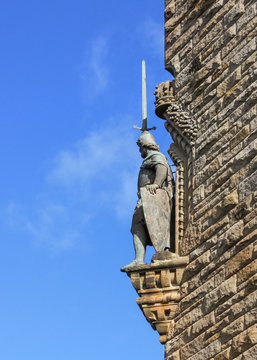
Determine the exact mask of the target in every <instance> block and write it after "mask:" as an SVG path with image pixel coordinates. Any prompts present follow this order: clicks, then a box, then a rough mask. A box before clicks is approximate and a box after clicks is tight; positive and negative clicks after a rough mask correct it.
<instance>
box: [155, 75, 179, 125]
mask: <svg viewBox="0 0 257 360" xmlns="http://www.w3.org/2000/svg"><path fill="white" fill-rule="evenodd" d="M154 95H155V99H156V101H155V103H154V104H155V113H156V115H157V116H159V117H160V118H162V119H165V116H164V114H165V112H166V110H167V108H168V107H169V106H170V104H171V103H173V102H174V101H175V98H174V95H173V86H172V83H171V82H170V81H166V82H164V83H161V84H159V85H158V86H156V90H155V93H154Z"/></svg>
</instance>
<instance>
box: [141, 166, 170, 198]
mask: <svg viewBox="0 0 257 360" xmlns="http://www.w3.org/2000/svg"><path fill="white" fill-rule="evenodd" d="M167 171H168V170H167V168H166V166H164V165H162V164H156V165H155V179H154V182H153V184H151V185H146V189H147V190H148V191H149V192H150V193H151V194H156V190H157V189H159V188H161V187H162V184H163V182H164V180H165V179H166V177H167Z"/></svg>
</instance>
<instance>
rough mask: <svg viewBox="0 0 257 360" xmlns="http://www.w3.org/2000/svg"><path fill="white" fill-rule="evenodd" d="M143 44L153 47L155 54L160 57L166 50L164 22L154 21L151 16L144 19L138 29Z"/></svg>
mask: <svg viewBox="0 0 257 360" xmlns="http://www.w3.org/2000/svg"><path fill="white" fill-rule="evenodd" d="M138 32H139V33H140V38H141V41H142V44H143V45H145V44H147V47H148V49H149V47H150V48H151V49H152V54H153V55H154V56H157V57H160V55H161V54H163V52H164V32H163V24H161V23H158V22H156V21H154V20H153V19H151V18H147V19H146V20H144V21H143V22H142V23H141V24H140V26H139V29H138Z"/></svg>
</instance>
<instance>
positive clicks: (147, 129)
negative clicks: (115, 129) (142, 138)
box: [133, 125, 156, 131]
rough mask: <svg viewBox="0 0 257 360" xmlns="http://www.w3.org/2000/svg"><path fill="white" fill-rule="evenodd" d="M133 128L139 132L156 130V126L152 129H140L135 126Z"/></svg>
mask: <svg viewBox="0 0 257 360" xmlns="http://www.w3.org/2000/svg"><path fill="white" fill-rule="evenodd" d="M133 128H134V129H137V130H141V131H150V130H156V126H153V127H151V128H145V129H144V128H140V127H138V126H136V125H134V126H133Z"/></svg>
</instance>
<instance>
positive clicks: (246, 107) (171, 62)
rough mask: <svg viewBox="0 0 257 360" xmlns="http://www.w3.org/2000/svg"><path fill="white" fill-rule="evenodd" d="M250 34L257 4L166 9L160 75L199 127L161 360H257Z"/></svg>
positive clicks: (181, 3) (256, 142)
mask: <svg viewBox="0 0 257 360" xmlns="http://www.w3.org/2000/svg"><path fill="white" fill-rule="evenodd" d="M256 32H257V1H256V0H238V1H236V0H171V1H169V0H166V2H165V65H166V69H167V70H168V71H170V72H171V73H172V74H173V75H174V77H175V80H174V81H173V92H174V98H175V101H176V102H177V103H178V104H179V105H181V106H182V107H183V109H184V110H185V111H187V112H188V113H189V114H190V116H192V118H194V119H195V121H196V122H197V126H198V130H197V136H196V138H195V140H194V142H193V143H192V146H191V150H190V156H189V155H187V156H186V157H187V161H188V164H187V165H188V173H187V178H186V179H185V184H186V185H185V187H186V194H187V197H188V203H187V208H188V215H187V224H186V226H185V233H184V237H183V239H182V240H180V244H179V246H178V248H179V252H180V255H182V256H185V255H189V265H188V266H187V268H186V271H185V273H184V282H183V286H182V293H183V299H182V300H181V302H180V312H179V314H178V315H177V316H176V318H175V326H174V334H173V337H172V339H171V340H169V341H168V343H167V344H166V347H165V356H166V360H186V359H190V360H207V359H214V360H221V359H237V360H243V359H253V360H254V359H257V345H255V344H256V343H257V291H256V283H257V276H256V270H257V259H256V254H257V240H256V239H257V229H256V228H257V206H256V197H257V170H256V169H257V159H256V154H257V139H256V133H257V130H256V129H257V115H256V111H257V105H256V103H257V91H256V88H257V55H256V42H257V40H256ZM167 129H168V130H169V127H167ZM171 152H172V150H171Z"/></svg>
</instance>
